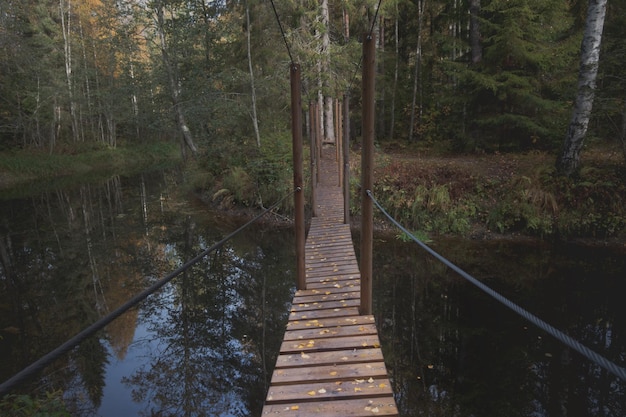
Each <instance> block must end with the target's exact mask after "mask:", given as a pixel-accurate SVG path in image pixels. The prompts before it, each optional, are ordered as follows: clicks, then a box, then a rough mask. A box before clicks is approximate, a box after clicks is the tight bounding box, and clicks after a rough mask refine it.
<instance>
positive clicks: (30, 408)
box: [0, 392, 70, 417]
mask: <svg viewBox="0 0 626 417" xmlns="http://www.w3.org/2000/svg"><path fill="white" fill-rule="evenodd" d="M61 397H62V393H61V392H53V393H47V394H46V396H45V397H42V398H36V397H31V396H30V395H6V396H5V397H4V398H2V400H1V401H0V414H2V415H4V416H11V417H70V413H69V412H68V411H67V409H66V408H65V405H64V404H63V400H62V399H61Z"/></svg>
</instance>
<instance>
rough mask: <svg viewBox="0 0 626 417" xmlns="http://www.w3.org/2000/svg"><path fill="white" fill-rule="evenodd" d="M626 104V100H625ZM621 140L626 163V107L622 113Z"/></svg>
mask: <svg viewBox="0 0 626 417" xmlns="http://www.w3.org/2000/svg"><path fill="white" fill-rule="evenodd" d="M624 103H625V104H626V100H624ZM620 140H621V141H622V154H623V155H624V161H626V105H625V106H624V111H623V112H622V131H621V132H620Z"/></svg>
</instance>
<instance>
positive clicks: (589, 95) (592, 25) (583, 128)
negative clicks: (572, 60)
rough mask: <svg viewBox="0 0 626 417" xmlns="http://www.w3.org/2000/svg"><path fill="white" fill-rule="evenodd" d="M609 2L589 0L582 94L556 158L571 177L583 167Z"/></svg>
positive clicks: (560, 169) (580, 80) (580, 78)
mask: <svg viewBox="0 0 626 417" xmlns="http://www.w3.org/2000/svg"><path fill="white" fill-rule="evenodd" d="M606 4H607V0H589V5H588V9H587V20H586V22H585V33H584V35H583V40H582V44H581V48H580V52H581V56H580V70H579V74H578V93H577V95H576V101H575V102H574V109H573V111H572V117H571V119H570V123H569V127H568V128H567V134H566V136H565V143H564V145H563V149H562V151H561V154H560V155H559V157H558V159H557V161H556V169H557V172H558V173H559V174H561V175H564V176H567V177H569V176H571V175H573V174H575V173H576V172H578V169H579V167H580V151H581V149H582V147H583V142H584V139H585V135H586V133H587V127H588V126H589V118H590V117H591V110H592V108H593V99H594V94H595V89H596V77H597V75H598V64H599V61H600V46H601V43H602V30H603V28H604V18H605V16H606Z"/></svg>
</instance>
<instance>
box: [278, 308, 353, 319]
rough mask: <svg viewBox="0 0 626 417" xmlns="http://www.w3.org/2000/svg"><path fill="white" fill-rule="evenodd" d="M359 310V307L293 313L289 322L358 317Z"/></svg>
mask: <svg viewBox="0 0 626 417" xmlns="http://www.w3.org/2000/svg"><path fill="white" fill-rule="evenodd" d="M358 315H359V309H358V308H357V307H348V308H334V309H332V310H319V311H316V310H311V311H299V312H296V311H292V312H291V313H289V320H312V319H324V318H328V317H345V316H358Z"/></svg>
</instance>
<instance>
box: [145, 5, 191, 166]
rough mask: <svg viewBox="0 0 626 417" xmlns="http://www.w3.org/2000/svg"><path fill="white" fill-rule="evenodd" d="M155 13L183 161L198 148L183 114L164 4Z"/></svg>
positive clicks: (156, 8)
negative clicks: (166, 28)
mask: <svg viewBox="0 0 626 417" xmlns="http://www.w3.org/2000/svg"><path fill="white" fill-rule="evenodd" d="M153 7H154V12H155V14H156V31H157V36H158V38H159V44H160V47H161V56H162V58H163V66H164V67H165V71H166V73H167V78H168V81H169V87H170V97H171V99H172V105H173V108H174V113H175V117H176V123H177V125H178V128H179V129H180V132H181V135H182V136H181V144H180V145H181V147H180V149H181V152H182V155H183V159H185V158H186V155H187V153H186V149H187V148H188V149H189V150H190V151H191V152H192V154H193V155H195V154H196V153H197V152H198V148H196V145H195V143H194V140H193V136H192V134H191V130H190V129H189V126H188V125H187V121H186V120H185V114H184V112H183V108H182V106H181V103H180V93H181V92H180V80H179V79H178V73H177V67H176V63H175V62H173V61H172V59H171V57H170V54H169V50H168V45H167V39H166V37H165V18H164V16H163V14H164V11H163V3H162V2H160V1H158V2H155V4H154V5H153Z"/></svg>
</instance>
